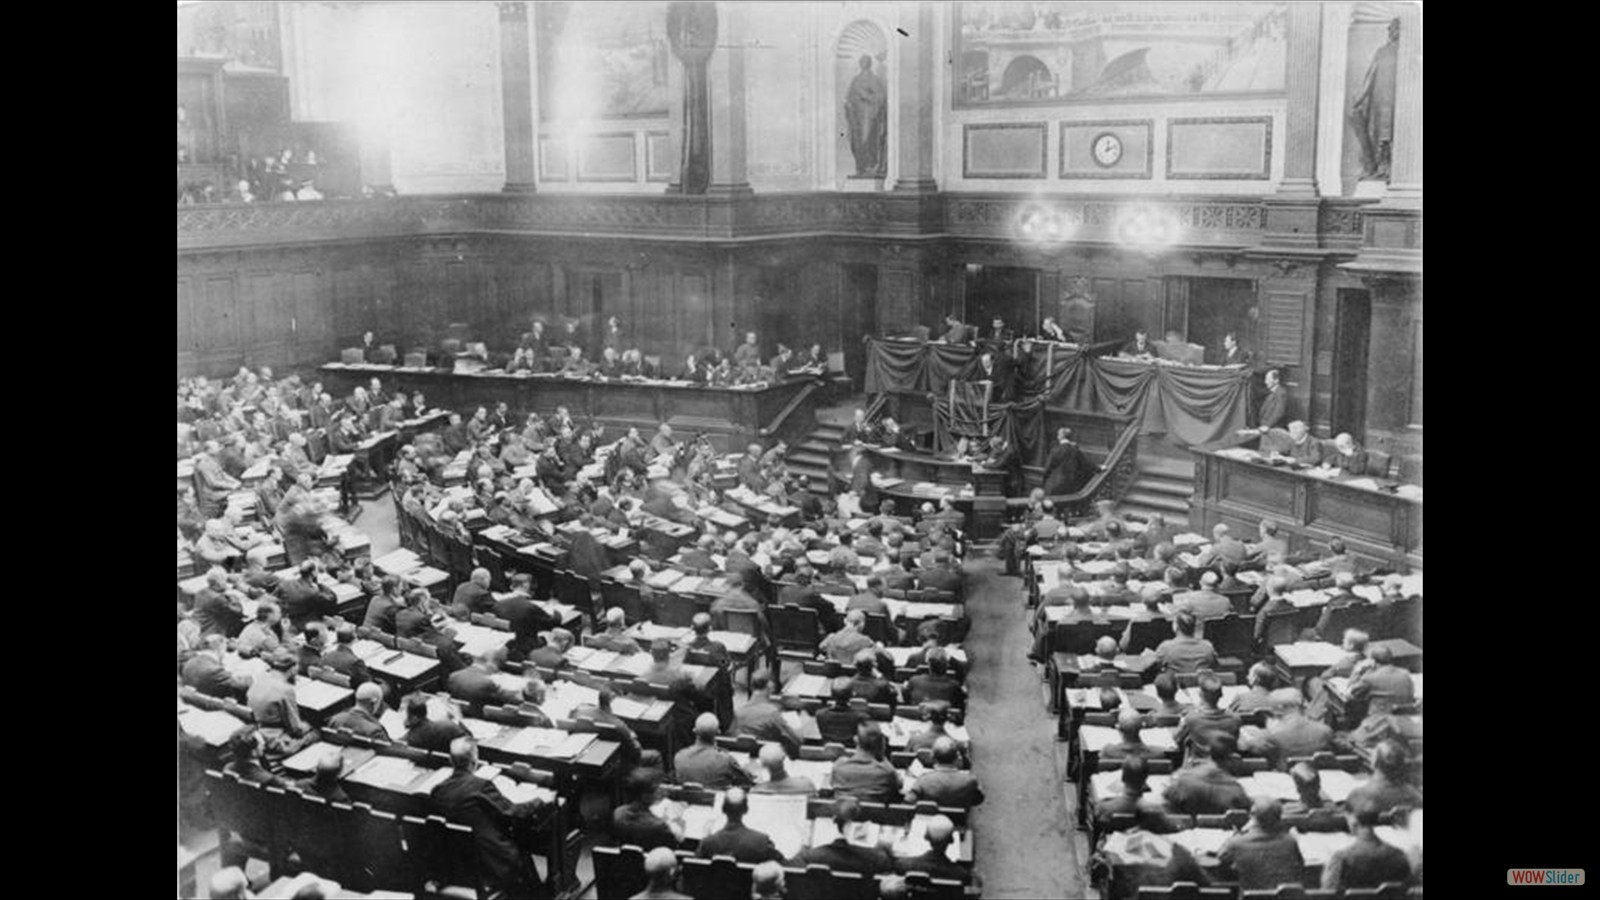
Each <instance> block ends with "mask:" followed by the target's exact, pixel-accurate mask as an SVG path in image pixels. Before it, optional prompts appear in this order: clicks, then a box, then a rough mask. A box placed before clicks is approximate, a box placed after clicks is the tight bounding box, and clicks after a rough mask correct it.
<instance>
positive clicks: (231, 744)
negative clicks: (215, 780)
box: [222, 728, 289, 788]
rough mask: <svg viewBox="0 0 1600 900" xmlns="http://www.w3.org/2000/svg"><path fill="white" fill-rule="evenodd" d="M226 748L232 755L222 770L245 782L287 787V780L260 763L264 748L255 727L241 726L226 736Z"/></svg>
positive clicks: (258, 731) (259, 733)
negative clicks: (231, 734) (230, 735)
mask: <svg viewBox="0 0 1600 900" xmlns="http://www.w3.org/2000/svg"><path fill="white" fill-rule="evenodd" d="M228 749H229V751H230V752H231V755H232V756H233V759H231V760H229V762H228V764H227V765H226V766H224V767H223V769H222V771H224V772H226V773H228V774H231V775H234V776H236V777H237V778H238V779H239V780H240V781H243V782H245V783H247V784H259V785H262V786H264V787H282V788H286V787H289V782H288V781H287V780H285V779H283V778H282V777H280V776H277V775H274V774H272V773H271V772H270V771H268V770H267V767H266V766H263V765H262V764H261V755H262V752H263V750H264V747H263V742H262V737H261V731H260V729H257V728H242V729H240V730H238V731H236V732H234V733H233V736H232V737H230V738H228Z"/></svg>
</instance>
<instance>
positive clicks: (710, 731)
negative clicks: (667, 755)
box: [672, 713, 753, 791]
mask: <svg viewBox="0 0 1600 900" xmlns="http://www.w3.org/2000/svg"><path fill="white" fill-rule="evenodd" d="M720 730H721V729H720V727H719V726H718V724H717V717H716V716H714V715H712V714H711V713H701V714H700V716H699V718H697V719H695V720H694V743H693V744H691V745H690V746H688V747H685V748H683V749H682V750H679V751H678V755H677V756H674V757H673V759H672V767H673V771H674V772H675V773H677V778H678V780H679V781H680V782H682V783H684V784H688V783H690V782H693V783H695V784H699V785H701V786H702V787H705V788H707V789H708V790H713V791H724V790H727V789H728V788H730V787H735V786H737V787H749V786H750V784H751V783H752V781H753V779H751V777H750V773H748V772H746V771H745V770H744V769H742V768H740V767H739V764H738V763H736V762H734V760H733V757H732V756H730V755H728V752H727V751H726V750H723V749H721V748H719V747H718V746H717V733H718V732H719V731H720Z"/></svg>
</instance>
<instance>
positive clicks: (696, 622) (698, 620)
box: [689, 612, 711, 635]
mask: <svg viewBox="0 0 1600 900" xmlns="http://www.w3.org/2000/svg"><path fill="white" fill-rule="evenodd" d="M689 627H690V628H693V629H694V633H695V634H702V635H703V634H710V633H711V616H710V615H708V614H706V613H703V612H699V613H695V614H694V618H693V619H690V620H689Z"/></svg>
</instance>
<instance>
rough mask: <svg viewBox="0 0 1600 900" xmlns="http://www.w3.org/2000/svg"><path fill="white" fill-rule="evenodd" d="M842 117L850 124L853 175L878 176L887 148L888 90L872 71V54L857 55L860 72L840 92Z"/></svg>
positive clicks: (881, 170)
mask: <svg viewBox="0 0 1600 900" xmlns="http://www.w3.org/2000/svg"><path fill="white" fill-rule="evenodd" d="M844 118H845V122H846V123H848V124H849V127H850V153H851V155H853V156H854V157H855V158H856V177H858V178H882V177H883V176H884V173H885V171H886V170H887V159H886V157H887V156H888V148H889V128H888V121H889V92H888V89H887V88H886V87H885V85H884V82H883V79H882V78H880V77H878V75H877V74H876V73H874V72H873V71H872V57H871V56H868V55H866V54H862V56H861V71H860V72H859V73H858V74H857V75H856V77H855V78H853V79H851V81H850V89H849V90H848V91H846V92H845V95H844Z"/></svg>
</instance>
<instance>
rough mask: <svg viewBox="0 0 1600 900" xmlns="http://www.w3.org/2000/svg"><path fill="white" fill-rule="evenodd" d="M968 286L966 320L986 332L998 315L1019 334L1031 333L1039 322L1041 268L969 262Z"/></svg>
mask: <svg viewBox="0 0 1600 900" xmlns="http://www.w3.org/2000/svg"><path fill="white" fill-rule="evenodd" d="M965 289H966V322H967V323H968V324H971V325H976V326H978V329H979V331H980V332H982V333H983V334H988V333H989V324H990V323H991V322H993V321H994V317H995V316H999V317H1000V318H1002V319H1004V320H1005V323H1006V325H1007V327H1009V328H1011V330H1013V331H1015V332H1017V333H1018V334H1031V333H1032V332H1033V330H1034V328H1035V327H1036V326H1037V325H1038V324H1039V319H1038V312H1039V272H1038V270H1037V269H1019V268H1014V267H1011V266H967V270H966V284H965ZM940 330H941V331H942V330H943V329H940Z"/></svg>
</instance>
